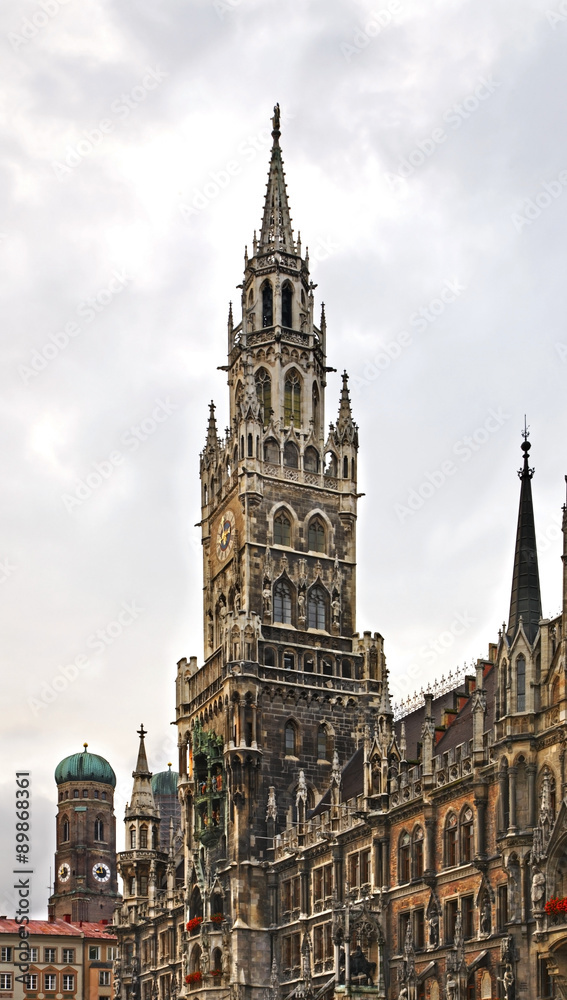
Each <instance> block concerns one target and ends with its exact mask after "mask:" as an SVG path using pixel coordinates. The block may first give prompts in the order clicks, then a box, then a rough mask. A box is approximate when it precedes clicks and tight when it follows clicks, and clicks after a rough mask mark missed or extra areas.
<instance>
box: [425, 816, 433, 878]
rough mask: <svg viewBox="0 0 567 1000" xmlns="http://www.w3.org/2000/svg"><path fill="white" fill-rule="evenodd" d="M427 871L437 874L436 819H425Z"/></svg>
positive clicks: (430, 817)
mask: <svg viewBox="0 0 567 1000" xmlns="http://www.w3.org/2000/svg"><path fill="white" fill-rule="evenodd" d="M425 871H426V872H432V873H433V872H435V819H434V817H433V816H432V815H430V816H427V815H426V817H425Z"/></svg>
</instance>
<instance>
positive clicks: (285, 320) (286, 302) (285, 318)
mask: <svg viewBox="0 0 567 1000" xmlns="http://www.w3.org/2000/svg"><path fill="white" fill-rule="evenodd" d="M292 299H293V289H292V287H291V285H290V283H289V281H286V283H285V285H284V286H283V288H282V326H288V327H290V326H291V325H292Z"/></svg>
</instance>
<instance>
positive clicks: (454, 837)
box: [445, 812, 459, 868]
mask: <svg viewBox="0 0 567 1000" xmlns="http://www.w3.org/2000/svg"><path fill="white" fill-rule="evenodd" d="M458 836H459V824H458V821H457V816H456V814H455V813H453V812H451V813H449V815H448V816H447V819H446V820H445V868H454V867H455V866H456V865H457V864H458V857H457V855H458V846H459V844H458Z"/></svg>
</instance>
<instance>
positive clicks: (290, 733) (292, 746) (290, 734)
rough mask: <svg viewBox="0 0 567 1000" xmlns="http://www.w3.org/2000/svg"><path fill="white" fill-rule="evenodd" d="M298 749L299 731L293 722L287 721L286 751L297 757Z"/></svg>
mask: <svg viewBox="0 0 567 1000" xmlns="http://www.w3.org/2000/svg"><path fill="white" fill-rule="evenodd" d="M296 749H297V732H296V729H295V726H294V724H293V722H287V723H286V727H285V752H286V754H292V755H293V756H294V757H295V755H296V754H295V751H296Z"/></svg>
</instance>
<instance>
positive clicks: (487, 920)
mask: <svg viewBox="0 0 567 1000" xmlns="http://www.w3.org/2000/svg"><path fill="white" fill-rule="evenodd" d="M491 930H492V907H491V906H490V900H489V898H488V896H485V897H484V900H483V903H482V907H481V910H480V932H481V934H490V932H491Z"/></svg>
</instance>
